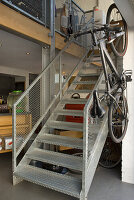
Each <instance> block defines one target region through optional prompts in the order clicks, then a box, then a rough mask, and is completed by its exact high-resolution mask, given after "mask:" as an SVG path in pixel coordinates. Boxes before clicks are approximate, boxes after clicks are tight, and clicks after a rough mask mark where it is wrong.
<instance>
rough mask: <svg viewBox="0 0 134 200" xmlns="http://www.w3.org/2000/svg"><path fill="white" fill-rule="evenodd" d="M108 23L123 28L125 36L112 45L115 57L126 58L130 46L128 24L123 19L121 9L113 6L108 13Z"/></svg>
mask: <svg viewBox="0 0 134 200" xmlns="http://www.w3.org/2000/svg"><path fill="white" fill-rule="evenodd" d="M106 23H107V24H108V25H110V26H116V27H120V28H122V31H124V32H125V34H124V35H123V36H120V37H118V38H116V39H115V40H114V41H113V42H112V43H111V44H110V46H111V49H112V51H113V53H114V54H115V56H124V55H125V53H126V50H127V46H128V30H127V23H126V22H125V20H124V18H123V17H122V15H121V13H120V11H119V9H118V8H117V6H116V5H115V4H112V5H111V6H110V7H109V9H108V12H107V17H106Z"/></svg>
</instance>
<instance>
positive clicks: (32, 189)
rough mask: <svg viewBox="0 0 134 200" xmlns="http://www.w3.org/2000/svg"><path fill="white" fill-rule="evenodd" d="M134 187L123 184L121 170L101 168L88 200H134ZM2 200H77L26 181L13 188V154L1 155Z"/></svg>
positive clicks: (0, 194)
mask: <svg viewBox="0 0 134 200" xmlns="http://www.w3.org/2000/svg"><path fill="white" fill-rule="evenodd" d="M133 199H134V185H130V184H127V183H122V182H121V180H120V169H119V168H116V169H114V170H107V169H104V168H101V167H99V168H98V169H97V171H96V174H95V178H94V181H93V184H92V186H91V189H90V192H89V197H88V200H133ZM0 200H76V199H75V198H72V197H70V196H67V195H64V194H62V193H59V192H55V191H52V190H49V189H46V188H44V187H41V186H38V185H35V184H32V183H28V182H26V181H23V182H21V183H20V184H18V185H16V186H13V185H12V172H11V154H3V155H0Z"/></svg>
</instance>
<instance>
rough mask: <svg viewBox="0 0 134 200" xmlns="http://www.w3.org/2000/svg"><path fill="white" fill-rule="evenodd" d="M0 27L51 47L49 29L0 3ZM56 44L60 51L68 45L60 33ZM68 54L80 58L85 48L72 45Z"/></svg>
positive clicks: (56, 38)
mask: <svg viewBox="0 0 134 200" xmlns="http://www.w3.org/2000/svg"><path fill="white" fill-rule="evenodd" d="M0 26H1V27H2V28H3V29H6V30H9V31H11V32H13V33H14V34H17V35H18V34H19V35H22V36H23V37H25V38H27V39H31V40H34V41H36V42H37V43H42V44H48V45H51V38H50V37H49V36H48V35H49V33H50V30H49V29H48V28H46V27H44V26H43V25H40V24H38V23H37V22H35V21H33V20H31V19H29V18H28V17H26V16H24V15H22V14H20V13H19V12H17V11H15V10H13V9H11V8H9V7H7V6H6V5H4V4H2V3H0ZM55 42H56V43H55V47H56V48H57V49H59V50H61V49H62V48H64V46H65V45H66V43H65V42H64V37H62V36H61V35H60V34H58V33H56V34H55ZM66 52H67V53H69V54H71V55H74V56H76V57H80V56H81V55H82V54H83V48H82V47H80V46H79V45H77V44H74V43H72V44H71V45H70V47H69V48H68V49H67V50H66Z"/></svg>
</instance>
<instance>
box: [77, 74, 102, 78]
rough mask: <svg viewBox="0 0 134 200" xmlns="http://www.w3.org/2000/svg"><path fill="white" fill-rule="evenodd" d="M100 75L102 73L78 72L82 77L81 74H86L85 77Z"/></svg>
mask: <svg viewBox="0 0 134 200" xmlns="http://www.w3.org/2000/svg"><path fill="white" fill-rule="evenodd" d="M99 75H100V74H97V73H79V74H78V76H80V77H81V76H85V77H87V76H88V77H94V76H95V77H98V76H99Z"/></svg>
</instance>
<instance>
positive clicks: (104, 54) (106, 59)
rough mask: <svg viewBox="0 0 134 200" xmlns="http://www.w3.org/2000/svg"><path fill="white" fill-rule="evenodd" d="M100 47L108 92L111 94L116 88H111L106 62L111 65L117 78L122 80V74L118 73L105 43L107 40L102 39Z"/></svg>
mask: <svg viewBox="0 0 134 200" xmlns="http://www.w3.org/2000/svg"><path fill="white" fill-rule="evenodd" d="M99 47H100V53H101V59H102V65H103V70H104V76H105V81H106V92H107V94H111V93H112V91H113V90H114V89H115V88H113V89H111V87H110V83H109V79H108V72H107V67H106V62H107V63H108V65H109V68H110V69H111V71H112V72H113V73H114V74H115V76H116V79H117V80H118V81H119V82H121V78H120V75H119V73H118V71H117V70H116V67H115V65H114V63H113V61H112V59H111V57H110V55H109V53H108V50H107V49H106V44H105V40H104V39H101V40H100V41H99Z"/></svg>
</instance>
